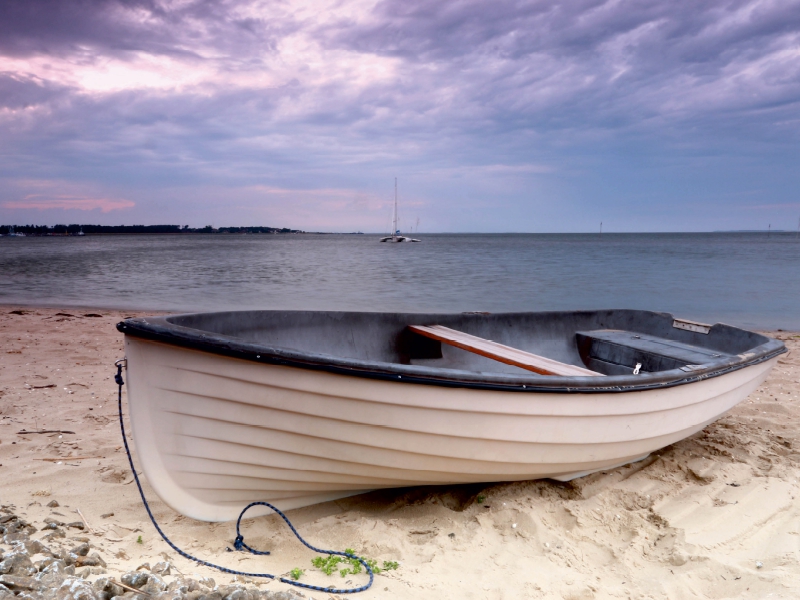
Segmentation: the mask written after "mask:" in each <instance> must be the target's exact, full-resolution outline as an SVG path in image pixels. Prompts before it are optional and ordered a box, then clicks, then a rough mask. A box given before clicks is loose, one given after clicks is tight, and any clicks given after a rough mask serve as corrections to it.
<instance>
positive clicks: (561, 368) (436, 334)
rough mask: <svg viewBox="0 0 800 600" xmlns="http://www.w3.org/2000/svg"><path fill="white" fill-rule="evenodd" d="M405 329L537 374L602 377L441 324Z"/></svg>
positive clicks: (592, 372)
mask: <svg viewBox="0 0 800 600" xmlns="http://www.w3.org/2000/svg"><path fill="white" fill-rule="evenodd" d="M408 328H409V329H410V330H411V331H413V332H414V333H418V334H420V335H424V336H425V337H429V338H431V339H434V340H439V341H440V342H442V343H444V344H448V345H450V346H455V347H456V348H461V349H462V350H466V351H468V352H474V353H475V354H480V355H481V356H485V357H486V358H491V359H492V360H497V361H500V362H502V363H506V364H507V365H514V366H515V367H519V368H521V369H525V370H527V371H533V372H534V373H539V374H540V375H562V376H565V377H603V376H604V375H603V374H602V373H597V372H595V371H590V370H589V369H584V368H583V367H576V366H575V365H568V364H566V363H562V362H558V361H557V360H552V359H550V358H545V357H544V356H539V355H537V354H531V353H530V352H525V351H524V350H517V349H516V348H512V347H510V346H504V345H503V344H498V343H497V342H493V341H491V340H485V339H483V338H479V337H476V336H474V335H470V334H468V333H464V332H462V331H456V330H455V329H450V328H448V327H444V326H442V325H409V326H408Z"/></svg>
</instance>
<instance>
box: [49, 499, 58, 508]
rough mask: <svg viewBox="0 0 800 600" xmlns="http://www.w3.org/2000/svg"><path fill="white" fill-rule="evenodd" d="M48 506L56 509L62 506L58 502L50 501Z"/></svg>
mask: <svg viewBox="0 0 800 600" xmlns="http://www.w3.org/2000/svg"><path fill="white" fill-rule="evenodd" d="M47 506H49V507H50V508H56V507H57V506H61V505H60V504H59V503H58V501H56V500H50V502H48V503H47Z"/></svg>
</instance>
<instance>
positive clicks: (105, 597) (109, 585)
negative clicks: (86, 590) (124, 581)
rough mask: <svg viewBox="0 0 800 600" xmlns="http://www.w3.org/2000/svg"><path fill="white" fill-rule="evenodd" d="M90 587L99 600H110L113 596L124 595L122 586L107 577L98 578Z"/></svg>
mask: <svg viewBox="0 0 800 600" xmlns="http://www.w3.org/2000/svg"><path fill="white" fill-rule="evenodd" d="M92 587H93V588H94V591H95V592H96V593H97V596H98V597H99V598H100V600H110V599H111V598H113V597H114V596H122V594H124V593H125V589H124V588H123V587H122V586H120V585H118V584H117V582H115V581H114V580H113V579H109V578H108V577H100V578H99V579H98V580H97V581H95V582H94V583H93V584H92Z"/></svg>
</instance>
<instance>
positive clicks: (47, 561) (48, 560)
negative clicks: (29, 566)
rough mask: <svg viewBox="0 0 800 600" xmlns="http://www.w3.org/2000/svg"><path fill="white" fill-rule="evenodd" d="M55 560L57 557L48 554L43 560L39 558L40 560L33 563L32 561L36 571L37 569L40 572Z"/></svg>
mask: <svg viewBox="0 0 800 600" xmlns="http://www.w3.org/2000/svg"><path fill="white" fill-rule="evenodd" d="M56 560H58V559H56V558H53V557H52V556H48V557H47V558H45V559H44V560H40V561H38V562H35V563H33V566H34V567H35V568H36V570H37V571H39V572H40V573H41V572H42V571H44V570H45V569H46V568H47V567H49V566H50V565H52V564H53V563H54V562H56Z"/></svg>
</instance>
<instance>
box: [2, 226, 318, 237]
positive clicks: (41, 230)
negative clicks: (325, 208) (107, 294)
mask: <svg viewBox="0 0 800 600" xmlns="http://www.w3.org/2000/svg"><path fill="white" fill-rule="evenodd" d="M9 231H14V232H16V233H24V234H25V235H78V234H79V233H80V232H83V233H84V234H86V235H93V234H107V233H305V232H304V231H300V230H299V229H288V228H286V227H260V226H258V227H219V228H215V227H212V226H211V225H206V226H205V227H189V226H188V225H183V226H181V225H80V224H72V225H52V226H50V225H0V234H6V233H8V232H9Z"/></svg>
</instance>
